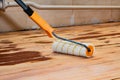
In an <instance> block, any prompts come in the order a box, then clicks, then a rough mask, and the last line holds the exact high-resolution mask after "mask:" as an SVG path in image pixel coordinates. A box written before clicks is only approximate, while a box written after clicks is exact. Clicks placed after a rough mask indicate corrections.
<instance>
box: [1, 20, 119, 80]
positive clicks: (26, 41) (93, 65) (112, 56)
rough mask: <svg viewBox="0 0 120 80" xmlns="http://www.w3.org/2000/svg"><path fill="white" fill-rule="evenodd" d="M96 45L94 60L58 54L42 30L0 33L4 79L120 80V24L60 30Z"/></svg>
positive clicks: (2, 79) (71, 36) (66, 34)
mask: <svg viewBox="0 0 120 80" xmlns="http://www.w3.org/2000/svg"><path fill="white" fill-rule="evenodd" d="M56 33H57V34H58V35H60V36H62V37H65V38H68V39H71V40H75V41H79V42H87V43H93V44H94V45H95V47H96V51H95V53H94V56H93V57H92V58H83V57H77V56H71V55H65V54H58V53H54V52H53V51H52V49H51V46H52V42H53V39H51V38H49V37H48V36H47V35H46V34H45V33H44V31H42V30H32V31H19V32H9V33H0V80H120V22H117V23H106V24H95V25H85V26H74V27H63V28H56Z"/></svg>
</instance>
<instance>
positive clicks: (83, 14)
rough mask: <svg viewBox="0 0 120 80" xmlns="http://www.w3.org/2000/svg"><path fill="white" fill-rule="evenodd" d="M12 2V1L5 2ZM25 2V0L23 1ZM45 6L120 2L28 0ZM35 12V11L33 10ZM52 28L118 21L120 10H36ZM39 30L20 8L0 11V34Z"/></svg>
mask: <svg viewBox="0 0 120 80" xmlns="http://www.w3.org/2000/svg"><path fill="white" fill-rule="evenodd" d="M6 1H14V0H6ZM23 1H27V0H23ZM30 1H34V2H37V3H39V4H45V5H51V4H52V5H120V0H30ZM35 10H36V9H35ZM36 11H38V12H39V14H40V15H41V16H42V17H43V18H44V19H45V20H46V21H47V22H48V23H49V24H50V25H52V26H53V27H59V26H72V25H83V24H93V23H103V22H109V21H120V10H110V9H109V10H36ZM36 28H39V27H38V26H37V25H36V24H35V23H34V22H32V21H31V20H30V19H29V18H28V16H27V15H26V14H25V13H24V12H23V11H22V9H21V8H19V7H16V8H7V9H6V11H5V12H1V11H0V32H5V31H15V30H21V29H36Z"/></svg>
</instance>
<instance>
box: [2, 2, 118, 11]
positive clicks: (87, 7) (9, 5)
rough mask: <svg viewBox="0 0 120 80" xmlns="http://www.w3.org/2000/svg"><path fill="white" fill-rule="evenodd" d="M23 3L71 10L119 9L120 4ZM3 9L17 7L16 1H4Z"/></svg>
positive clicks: (44, 7) (45, 7)
mask: <svg viewBox="0 0 120 80" xmlns="http://www.w3.org/2000/svg"><path fill="white" fill-rule="evenodd" d="M25 4H27V5H30V6H32V7H34V8H37V9H40V10H71V9H76V10H77V9H119V8H120V6H105V5H39V4H37V3H35V2H31V1H26V2H25ZM3 5H4V9H5V8H8V7H17V6H18V4H17V3H16V2H5V4H3Z"/></svg>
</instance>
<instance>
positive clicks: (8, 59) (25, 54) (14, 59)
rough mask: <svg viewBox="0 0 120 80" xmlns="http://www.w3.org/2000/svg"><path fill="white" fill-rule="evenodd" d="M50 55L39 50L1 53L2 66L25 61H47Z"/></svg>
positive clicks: (0, 64)
mask: <svg viewBox="0 0 120 80" xmlns="http://www.w3.org/2000/svg"><path fill="white" fill-rule="evenodd" d="M50 59H51V58H50V57H45V56H42V55H41V54H40V52H37V51H21V52H16V53H11V54H0V66H5V65H15V64H20V63H25V62H33V61H46V60H50Z"/></svg>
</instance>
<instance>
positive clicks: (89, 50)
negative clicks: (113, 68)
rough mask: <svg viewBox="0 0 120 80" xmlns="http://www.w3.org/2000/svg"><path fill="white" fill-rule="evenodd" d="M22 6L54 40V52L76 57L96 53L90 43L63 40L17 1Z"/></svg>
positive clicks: (33, 12) (34, 13) (37, 15)
mask: <svg viewBox="0 0 120 80" xmlns="http://www.w3.org/2000/svg"><path fill="white" fill-rule="evenodd" d="M15 1H16V2H17V3H18V5H20V6H21V7H22V8H23V10H24V12H25V13H27V15H28V16H29V17H30V18H31V19H32V20H33V21H34V22H35V23H36V24H38V25H39V26H40V28H42V29H43V30H45V32H46V33H47V34H48V36H49V37H51V38H54V39H55V41H54V43H53V45H52V49H53V51H54V52H58V53H65V54H71V55H76V56H84V57H91V56H92V55H93V53H94V50H95V49H94V45H93V44H90V43H80V42H75V41H73V40H69V39H65V38H62V37H60V36H58V35H56V34H55V32H54V29H53V28H52V27H51V26H50V25H49V24H48V23H47V22H46V21H45V20H44V19H43V18H42V17H41V16H40V15H39V14H38V13H37V12H35V11H33V10H32V9H31V8H30V7H29V6H28V5H26V4H25V3H24V2H23V1H22V0H15Z"/></svg>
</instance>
